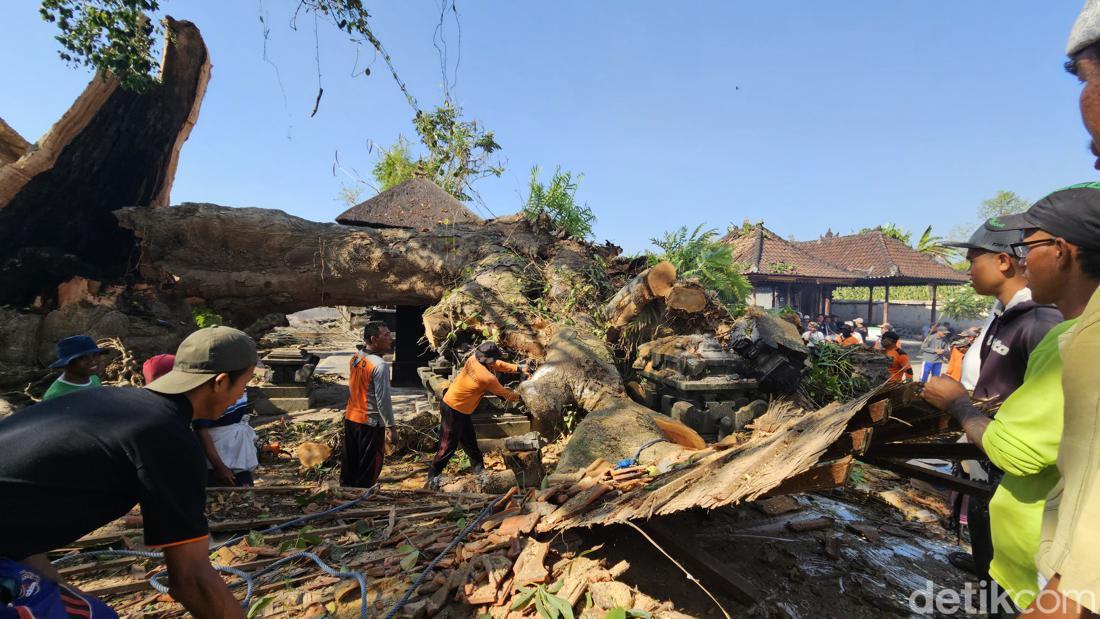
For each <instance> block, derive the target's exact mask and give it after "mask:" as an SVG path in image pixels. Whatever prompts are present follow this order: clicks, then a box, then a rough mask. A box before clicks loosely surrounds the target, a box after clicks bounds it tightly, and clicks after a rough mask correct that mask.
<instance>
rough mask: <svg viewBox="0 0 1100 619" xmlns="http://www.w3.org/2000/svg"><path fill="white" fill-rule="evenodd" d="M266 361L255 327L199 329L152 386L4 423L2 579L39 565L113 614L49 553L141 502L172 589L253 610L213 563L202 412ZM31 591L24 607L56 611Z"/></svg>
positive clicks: (206, 603)
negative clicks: (68, 578)
mask: <svg viewBox="0 0 1100 619" xmlns="http://www.w3.org/2000/svg"><path fill="white" fill-rule="evenodd" d="M255 366H256V345H255V343H254V342H253V341H252V339H251V338H249V337H248V336H247V335H245V334H244V333H242V332H240V331H238V330H236V329H231V328H229V327H210V328H206V329H200V330H199V331H196V332H194V333H192V334H191V335H190V336H188V337H187V338H186V339H185V340H184V341H183V343H181V344H180V346H179V349H178V351H177V352H176V358H175V364H174V366H173V368H172V370H171V371H170V372H168V373H167V374H165V375H164V376H162V377H160V378H158V379H157V380H155V381H153V382H152V383H150V384H149V385H148V386H147V387H145V388H144V389H138V388H120V389H88V390H83V391H78V392H74V393H72V394H70V395H67V396H65V397H62V398H56V399H54V400H50V401H47V402H42V403H40V404H37V405H35V406H31V407H28V408H26V409H24V410H21V411H19V412H17V413H15V414H14V415H12V416H11V417H8V418H7V419H4V420H3V421H0V497H2V499H0V500H2V503H0V505H2V511H3V517H2V518H0V581H3V580H4V579H6V578H11V577H16V578H17V580H16V582H19V580H18V579H19V578H24V577H26V575H28V574H29V575H30V577H32V578H35V579H38V581H37V582H39V583H41V584H43V585H45V586H48V587H51V588H54V587H56V586H60V587H64V588H65V589H64V591H63V592H61V593H59V596H60V599H61V601H62V602H64V603H66V604H77V605H78V606H79V605H80V604H82V603H83V602H82V600H87V603H88V605H89V606H92V607H93V608H92V609H91V610H83V609H81V608H79V607H78V608H77V610H78V611H80V612H76V613H75V614H77V615H81V616H92V615H94V616H96V617H100V616H103V617H109V616H112V615H111V614H110V612H109V609H106V608H105V607H102V603H101V602H98V600H94V599H92V598H88V597H87V596H83V595H82V594H80V593H79V592H77V591H75V590H74V589H71V588H68V587H66V586H65V585H64V584H63V583H62V582H61V578H60V576H59V574H58V572H57V571H56V570H55V569H54V568H53V566H52V565H51V564H50V562H49V560H48V559H46V553H47V552H48V551H51V550H54V549H56V548H62V547H66V546H71V545H72V543H73V542H74V541H75V540H77V539H79V538H80V537H82V536H84V535H86V534H88V533H90V532H92V531H94V530H95V529H97V528H99V527H101V526H103V525H105V524H107V523H110V522H112V521H114V520H116V519H117V518H120V517H121V516H123V515H125V514H126V513H127V512H129V511H130V510H131V509H132V508H133V507H134V505H136V504H140V505H141V515H142V521H143V526H144V529H145V545H146V546H148V547H150V548H155V549H159V550H162V551H163V552H164V561H165V564H166V565H167V568H168V584H169V589H170V593H171V595H172V597H173V598H175V599H176V600H177V601H179V602H180V603H181V604H183V606H184V607H185V608H187V610H188V611H190V612H191V614H192V615H194V616H196V617H203V618H205V617H219V618H220V617H244V611H243V609H242V608H241V606H240V604H239V603H238V602H237V600H236V599H234V597H233V594H232V593H230V591H229V588H228V587H227V586H226V585H225V582H224V581H223V580H222V579H221V577H220V576H219V575H218V573H217V572H215V571H214V569H213V568H212V567H211V565H210V558H209V542H208V540H209V529H208V527H207V523H206V515H205V511H206V459H205V456H204V454H203V451H202V448H201V447H200V445H199V442H198V440H197V439H196V438H195V434H194V433H193V432H192V430H191V422H192V421H193V420H199V419H217V418H218V417H219V416H220V415H221V414H222V412H224V411H225V409H226V408H227V407H228V406H229V405H230V404H232V403H233V402H235V401H236V400H237V399H238V398H239V397H240V396H241V394H242V393H243V392H244V388H245V385H246V384H247V383H248V381H249V379H250V378H251V377H252V372H253V370H254V369H255ZM55 583H56V584H55ZM31 597H33V596H28V599H27V600H25V604H23V607H24V608H25V610H26V611H27V612H29V613H30V614H29V615H27V614H26V613H23V614H20V615H19V616H21V617H22V616H46V615H45V614H35V610H36V609H35V608H34V604H35V603H38V602H41V600H38V599H37V598H34V599H31ZM93 602H94V603H93ZM11 603H12V604H13V605H14V606H15V607H19V606H20V599H19V598H17V599H15V600H14V601H12V602H11ZM95 604H99V605H100V607H96V606H95ZM51 616H52V615H51ZM115 616H117V615H115Z"/></svg>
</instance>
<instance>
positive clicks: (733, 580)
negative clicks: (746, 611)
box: [642, 518, 764, 606]
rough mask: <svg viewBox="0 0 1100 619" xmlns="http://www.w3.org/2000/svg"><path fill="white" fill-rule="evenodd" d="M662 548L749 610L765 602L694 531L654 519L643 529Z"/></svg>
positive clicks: (758, 593) (762, 597)
mask: <svg viewBox="0 0 1100 619" xmlns="http://www.w3.org/2000/svg"><path fill="white" fill-rule="evenodd" d="M642 528H644V529H645V530H646V532H648V533H649V535H650V536H652V537H653V539H654V540H656V541H657V543H658V544H660V545H661V547H662V548H663V549H664V550H665V551H666V552H668V553H669V554H670V555H672V556H674V557H676V559H677V560H679V561H680V562H682V563H684V564H685V565H686V566H687V567H688V568H689V569H690V570H691V571H692V573H693V574H695V575H696V576H699V577H700V578H702V579H703V580H704V581H706V582H707V584H710V585H712V586H714V587H715V588H716V589H718V590H719V591H721V592H722V593H725V594H726V595H728V596H729V597H731V598H733V599H734V600H735V601H736V602H738V603H740V604H744V605H745V606H752V605H753V604H756V603H757V602H758V601H759V600H762V599H764V596H763V595H761V593H760V591H758V590H757V589H756V588H755V587H753V586H752V584H750V583H749V581H748V580H746V579H744V578H738V577H737V575H736V574H735V573H732V572H731V571H730V569H729V565H727V564H726V563H724V562H722V561H719V560H718V559H715V558H714V556H713V555H711V554H710V553H709V552H707V551H706V549H705V548H703V547H702V546H701V545H699V543H698V542H697V541H696V540H695V537H694V535H692V534H691V532H690V531H682V530H673V528H672V527H671V526H669V525H668V524H667V523H666V522H664V521H663V520H661V519H659V518H654V519H652V520H650V521H649V522H647V523H646V524H645V526H644V527H642Z"/></svg>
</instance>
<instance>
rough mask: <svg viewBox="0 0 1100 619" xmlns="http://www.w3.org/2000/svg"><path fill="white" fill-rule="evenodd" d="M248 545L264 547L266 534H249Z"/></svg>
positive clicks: (254, 532)
mask: <svg viewBox="0 0 1100 619" xmlns="http://www.w3.org/2000/svg"><path fill="white" fill-rule="evenodd" d="M248 545H249V546H263V545H264V534H263V533H260V532H259V531H251V532H249V534H248Z"/></svg>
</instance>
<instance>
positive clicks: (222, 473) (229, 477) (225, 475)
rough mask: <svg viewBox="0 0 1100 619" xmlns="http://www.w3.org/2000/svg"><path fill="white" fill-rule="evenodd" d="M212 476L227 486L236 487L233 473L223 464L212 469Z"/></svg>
mask: <svg viewBox="0 0 1100 619" xmlns="http://www.w3.org/2000/svg"><path fill="white" fill-rule="evenodd" d="M214 476H215V477H217V478H218V479H219V480H221V481H222V482H224V483H225V484H226V485H227V486H236V485H237V478H236V477H234V476H233V471H232V469H230V468H229V467H228V466H225V465H224V464H223V465H221V466H219V467H217V468H215V469H214Z"/></svg>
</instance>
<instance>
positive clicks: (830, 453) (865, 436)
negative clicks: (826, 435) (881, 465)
mask: <svg viewBox="0 0 1100 619" xmlns="http://www.w3.org/2000/svg"><path fill="white" fill-rule="evenodd" d="M873 432H874V428H860V429H858V430H852V431H851V432H846V433H844V434H841V435H840V438H838V439H837V440H836V442H835V443H833V444H832V445H831V446H830V447H829V449H828V450H826V451H825V453H824V454H823V455H822V456H821V460H822V461H826V460H835V459H837V458H843V457H844V456H847V455H850V454H856V455H862V454H863V453H865V452H866V451H867V449H868V448H869V447H870V446H871V436H872V433H873Z"/></svg>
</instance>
